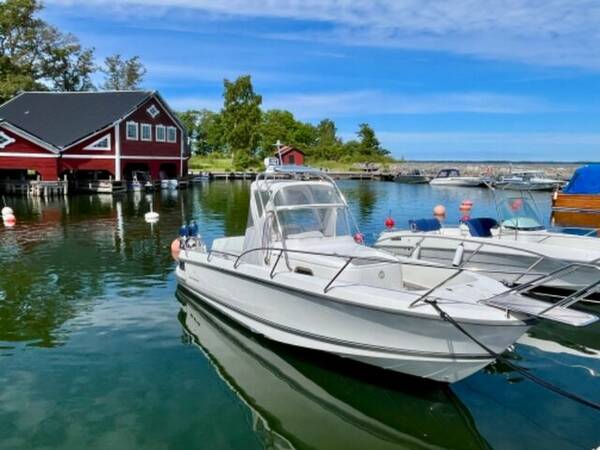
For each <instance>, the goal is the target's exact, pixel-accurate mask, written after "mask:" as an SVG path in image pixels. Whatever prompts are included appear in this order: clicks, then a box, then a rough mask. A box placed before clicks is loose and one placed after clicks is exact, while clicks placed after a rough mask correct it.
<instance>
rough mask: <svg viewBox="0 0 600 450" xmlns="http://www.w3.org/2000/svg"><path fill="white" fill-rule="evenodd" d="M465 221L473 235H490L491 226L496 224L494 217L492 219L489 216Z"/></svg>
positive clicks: (493, 226)
mask: <svg viewBox="0 0 600 450" xmlns="http://www.w3.org/2000/svg"><path fill="white" fill-rule="evenodd" d="M465 223H466V224H467V227H469V232H470V233H471V236H474V237H492V228H495V227H497V226H498V222H496V219H492V218H491V217H479V218H475V219H469V220H467V221H466V222H465Z"/></svg>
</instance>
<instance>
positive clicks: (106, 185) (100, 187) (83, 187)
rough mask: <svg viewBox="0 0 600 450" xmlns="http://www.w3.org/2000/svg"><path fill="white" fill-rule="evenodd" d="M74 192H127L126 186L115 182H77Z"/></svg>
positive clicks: (121, 182)
mask: <svg viewBox="0 0 600 450" xmlns="http://www.w3.org/2000/svg"><path fill="white" fill-rule="evenodd" d="M75 191H76V192H83V193H86V194H111V195H112V194H120V193H123V192H126V191H127V184H126V183H125V182H124V181H115V180H77V181H75Z"/></svg>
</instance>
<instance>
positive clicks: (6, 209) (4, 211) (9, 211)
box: [2, 206, 15, 217]
mask: <svg viewBox="0 0 600 450" xmlns="http://www.w3.org/2000/svg"><path fill="white" fill-rule="evenodd" d="M14 213H15V212H14V211H13V210H12V208H11V207H10V206H5V207H4V208H2V217H6V216H8V215H10V214H13V215H14Z"/></svg>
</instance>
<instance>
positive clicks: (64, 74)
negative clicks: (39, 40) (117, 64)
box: [42, 29, 96, 91]
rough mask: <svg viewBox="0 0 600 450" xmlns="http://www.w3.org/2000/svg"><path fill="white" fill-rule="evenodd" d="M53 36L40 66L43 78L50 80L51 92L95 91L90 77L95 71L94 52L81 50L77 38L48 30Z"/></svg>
mask: <svg viewBox="0 0 600 450" xmlns="http://www.w3.org/2000/svg"><path fill="white" fill-rule="evenodd" d="M49 34H50V35H53V37H52V38H51V40H50V41H49V42H47V44H46V45H47V46H46V49H45V53H46V54H47V55H48V56H49V57H48V58H47V59H46V60H45V61H44V62H43V64H42V67H43V69H42V70H43V73H44V77H45V78H46V79H47V80H50V81H51V83H52V86H53V90H57V91H87V90H93V89H95V87H94V83H93V82H92V78H91V75H92V73H94V71H95V70H96V67H95V65H94V50H93V49H83V48H82V47H81V44H79V41H78V40H77V38H76V37H75V36H73V35H71V34H67V35H63V34H61V33H59V32H58V31H57V30H55V29H50V30H49Z"/></svg>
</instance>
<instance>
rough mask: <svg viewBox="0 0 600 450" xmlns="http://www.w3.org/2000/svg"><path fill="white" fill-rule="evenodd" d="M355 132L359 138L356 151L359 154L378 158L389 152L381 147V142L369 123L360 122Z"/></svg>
mask: <svg viewBox="0 0 600 450" xmlns="http://www.w3.org/2000/svg"><path fill="white" fill-rule="evenodd" d="M356 134H357V136H358V137H359V139H360V141H359V143H360V146H359V148H358V151H359V153H360V155H361V156H364V157H366V158H375V159H380V158H381V157H383V156H386V155H388V154H389V153H390V152H389V151H388V150H386V149H384V148H383V147H381V143H380V142H379V140H378V139H377V136H375V130H373V128H371V126H370V125H369V124H367V123H361V124H360V125H359V130H358V132H357V133H356Z"/></svg>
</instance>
